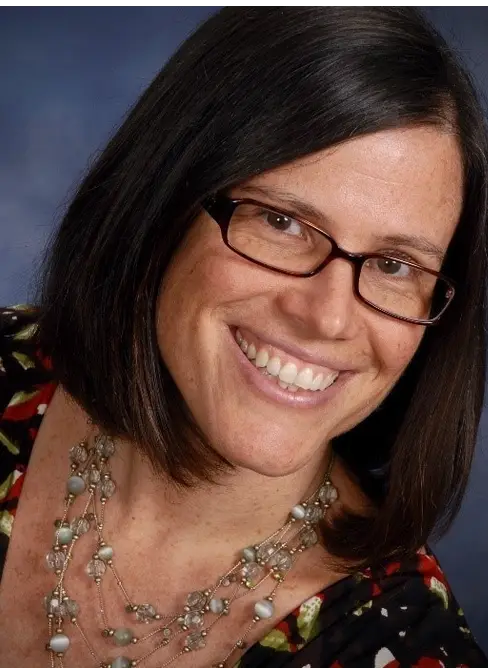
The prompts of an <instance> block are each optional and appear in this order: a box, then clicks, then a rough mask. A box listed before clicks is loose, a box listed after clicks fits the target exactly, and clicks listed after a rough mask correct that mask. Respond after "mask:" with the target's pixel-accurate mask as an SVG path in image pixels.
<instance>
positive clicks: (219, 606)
mask: <svg viewBox="0 0 488 668" xmlns="http://www.w3.org/2000/svg"><path fill="white" fill-rule="evenodd" d="M208 605H209V608H210V610H211V611H212V612H213V613H214V614H215V615H220V613H221V612H222V610H223V609H224V602H223V600H222V599H221V598H211V599H210V603H209V604H208Z"/></svg>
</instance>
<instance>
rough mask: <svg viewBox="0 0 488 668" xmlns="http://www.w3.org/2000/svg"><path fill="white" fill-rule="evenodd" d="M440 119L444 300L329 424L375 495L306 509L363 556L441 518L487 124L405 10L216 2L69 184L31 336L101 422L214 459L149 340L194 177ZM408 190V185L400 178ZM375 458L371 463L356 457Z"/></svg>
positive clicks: (470, 376) (474, 372)
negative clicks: (414, 343)
mask: <svg viewBox="0 0 488 668" xmlns="http://www.w3.org/2000/svg"><path fill="white" fill-rule="evenodd" d="M425 124H428V125H431V126H438V127H440V128H442V129H445V130H446V131H448V132H454V133H455V134H456V136H457V138H458V141H459V147H460V150H461V152H462V158H463V165H464V206H463V210H462V215H461V218H460V221H459V224H458V227H457V229H456V232H455V235H454V238H453V240H452V243H451V244H450V247H449V249H448V253H447V256H446V258H445V262H444V265H443V269H442V271H443V272H444V273H446V274H447V275H448V276H450V277H451V278H452V279H454V280H455V281H456V283H457V294H456V297H455V300H454V303H453V304H452V305H451V307H450V309H448V311H447V312H446V314H445V317H443V319H442V320H441V322H440V323H439V325H438V326H435V327H430V328H428V329H427V331H426V333H425V336H424V338H423V341H422V344H421V346H420V348H419V350H418V352H417V353H416V355H415V357H414V359H413V360H412V362H411V363H410V365H409V366H408V368H407V370H406V372H405V373H404V375H403V376H402V378H401V379H400V381H399V382H398V384H397V385H396V387H395V388H394V389H393V391H392V392H391V393H390V395H389V396H388V397H387V399H386V400H385V401H384V403H383V405H382V406H381V407H380V408H379V409H378V410H377V411H375V412H374V413H373V414H372V415H371V416H370V417H369V418H367V419H366V420H364V421H363V422H362V423H361V424H359V425H358V426H357V427H356V428H354V429H352V430H351V431H350V432H348V433H346V434H344V435H342V436H341V437H339V438H337V439H336V440H335V442H334V447H335V449H336V451H337V452H338V453H339V454H340V455H341V456H342V457H343V459H344V461H345V462H346V463H347V465H348V466H349V468H350V471H351V472H352V474H353V475H354V477H355V479H356V480H357V481H358V483H359V484H360V485H361V486H362V488H363V490H365V491H366V493H367V494H368V495H369V497H370V498H371V500H372V501H373V504H372V506H373V510H372V512H371V513H370V514H369V515H368V516H367V517H363V516H361V517H359V516H357V515H354V514H353V513H351V512H348V511H347V509H345V510H344V513H343V514H342V515H341V517H340V518H339V519H338V520H337V521H336V522H335V523H334V526H333V527H329V526H323V527H322V529H323V538H324V541H325V543H326V546H327V549H328V551H329V553H331V554H332V555H335V556H336V557H337V558H339V559H344V560H345V561H346V562H349V563H350V562H352V561H353V562H354V564H355V566H354V568H357V567H358V565H363V566H367V565H374V564H377V563H380V562H381V561H382V560H383V559H384V558H386V557H387V556H388V557H391V556H392V555H398V556H401V555H404V554H408V553H410V552H412V551H413V550H415V549H418V548H419V547H420V546H421V545H422V544H424V542H425V541H426V540H427V538H428V537H429V535H431V533H432V531H434V530H435V531H436V533H437V535H441V534H442V533H444V532H445V531H446V530H447V528H448V527H449V525H450V523H451V522H452V521H453V519H454V517H455V515H456V513H457V511H458V509H459V505H460V502H461V499H462V497H463V493H464V491H465V487H466V484H467V479H468V475H469V470H470V465H471V461H472V457H473V450H474V446H475V441H476V434H477V428H478V423H479V419H480V412H481V409H482V403H483V391H484V381H485V311H486V294H487V291H486V287H487V281H486V276H487V261H486V252H487V244H486V221H487V177H488V173H487V154H488V150H487V138H486V131H485V127H484V123H483V115H482V111H481V109H480V105H479V102H478V100H477V96H476V93H475V90H474V86H473V84H472V82H471V80H470V77H469V75H468V74H467V73H466V71H465V70H464V69H463V67H462V66H461V65H460V64H459V62H458V61H457V59H456V57H455V55H454V54H453V53H452V52H451V51H450V49H449V48H448V47H447V45H446V43H445V41H444V40H443V39H442V37H441V36H440V35H439V34H437V33H436V31H435V30H434V29H433V28H432V27H431V26H430V25H429V24H428V23H427V22H426V21H425V19H424V18H423V17H422V15H421V14H420V13H419V12H418V11H416V10H414V9H410V8H397V7H351V8H348V7H326V8H322V7H290V8H285V7H279V8H277V7H268V8H256V7H254V8H226V9H223V10H222V11H220V12H218V13H216V14H215V15H213V16H212V17H211V18H210V19H209V20H207V21H206V22H205V23H204V24H203V25H201V26H200V27H199V28H198V29H197V30H196V31H195V32H194V34H193V35H192V36H190V38H189V39H188V40H187V41H186V42H185V43H184V44H183V45H182V46H181V47H180V48H179V50H178V51H177V52H176V53H175V54H174V55H173V56H172V58H171V59H170V60H169V61H168V63H167V64H166V65H165V66H164V68H163V69H162V70H161V72H160V73H159V74H158V75H157V77H156V78H155V79H154V81H153V82H152V83H151V85H150V86H149V88H148V89H147V90H146V91H145V92H144V94H143V95H142V97H141V98H140V100H139V101H138V102H137V103H136V105H135V106H134V107H133V109H132V110H131V111H130V113H129V114H128V116H127V118H126V120H125V121H124V123H123V124H122V126H121V127H120V129H119V130H118V131H117V132H116V134H115V135H114V136H113V138H112V139H111V140H110V142H109V143H108V145H107V147H106V149H105V150H104V151H103V153H102V154H101V156H100V157H99V158H98V159H97V161H96V163H95V164H94V165H93V166H92V168H91V169H90V171H89V173H88V174H87V176H86V178H85V179H84V181H83V182H82V184H81V186H80V187H79V189H78V191H77V193H76V195H75V197H74V199H73V200H72V203H71V205H70V206H69V208H68V209H67V212H66V214H65V216H64V219H63V220H62V222H61V225H60V227H59V229H58V230H57V232H56V234H55V236H54V238H53V241H52V243H51V245H50V248H49V250H48V253H47V254H46V257H45V262H44V265H43V270H42V273H41V278H40V291H39V297H38V300H37V301H38V304H39V306H40V308H41V317H40V323H39V341H40V345H41V347H42V350H43V352H44V354H46V355H48V356H49V357H50V358H51V361H52V364H53V369H54V374H55V377H56V378H57V379H58V381H59V382H60V383H61V384H62V385H63V386H64V388H65V389H66V390H67V391H68V392H69V393H70V394H71V395H72V397H73V398H74V399H75V400H76V401H77V402H79V404H80V405H81V406H82V407H83V408H84V409H85V411H86V412H87V413H88V414H89V416H90V417H91V418H92V419H93V420H94V421H95V422H96V423H97V424H98V425H99V426H100V427H101V428H102V429H104V430H106V431H107V432H108V433H111V434H113V435H117V436H123V437H127V438H130V439H131V440H132V441H134V442H135V443H137V444H138V446H139V447H140V448H141V449H142V450H143V452H144V454H145V455H146V456H147V457H148V458H149V459H150V461H151V462H152V463H153V466H154V467H155V469H156V470H158V471H160V472H165V473H166V474H167V475H169V477H170V479H171V480H173V481H174V482H175V483H177V484H181V485H192V484H195V483H196V482H197V481H198V480H199V479H207V480H212V479H214V478H215V474H216V472H217V471H220V470H222V468H225V467H228V466H230V465H229V463H228V462H225V461H223V460H222V458H220V457H219V455H217V453H216V452H215V451H214V450H213V449H212V446H211V444H210V443H208V442H206V439H205V436H204V435H203V434H202V433H201V432H200V430H199V429H198V426H197V425H196V424H195V423H194V421H193V420H192V417H191V415H190V412H189V410H188V407H187V406H186V405H185V403H184V401H183V398H182V396H181V394H180V392H179V391H178V388H177V387H176V386H175V383H174V382H173V380H172V378H171V377H170V375H169V373H168V371H167V369H166V367H165V365H164V360H162V359H161V357H160V353H159V350H158V345H157V340H156V332H155V321H156V300H157V296H158V290H159V288H160V285H161V281H162V279H163V277H164V275H165V271H166V268H167V267H168V264H169V263H170V261H171V259H172V257H173V255H174V253H175V251H176V250H177V249H178V247H179V246H180V244H181V242H182V240H183V238H184V237H185V234H186V233H187V231H188V229H189V227H190V226H191V225H192V224H193V223H194V221H195V219H196V217H197V215H198V214H199V213H200V212H201V202H202V201H203V199H204V198H205V197H207V196H208V195H209V194H212V193H215V192H217V191H220V190H223V189H226V188H229V187H231V186H233V185H236V184H238V183H241V182H243V181H244V180H246V179H248V178H250V177H252V176H254V175H256V174H258V173H260V172H263V171H265V170H269V169H272V168H274V167H277V166H279V165H283V164H284V163H287V162H289V161H292V160H295V159H298V158H300V157H302V156H306V155H309V154H311V153H314V152H316V151H320V150H323V149H325V148H328V147H331V146H334V145H337V144H339V143H340V142H345V141H347V140H349V139H352V138H354V137H360V136H362V135H366V134H368V133H372V132H378V131H381V130H386V129H392V128H401V127H406V126H420V125H425ZM405 197H408V192H406V193H405ZM378 468H380V469H381V470H382V471H383V476H382V477H381V478H378V477H377V476H376V477H375V475H373V473H374V471H373V472H372V470H373V469H378Z"/></svg>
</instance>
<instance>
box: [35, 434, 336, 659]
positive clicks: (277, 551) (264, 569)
mask: <svg viewBox="0 0 488 668" xmlns="http://www.w3.org/2000/svg"><path fill="white" fill-rule="evenodd" d="M114 453H115V443H114V440H113V439H112V438H111V437H109V436H107V435H105V434H102V433H97V434H96V435H94V436H92V437H89V438H86V439H84V440H83V441H81V442H80V443H77V444H76V445H75V446H74V447H72V448H71V450H70V453H69V457H70V461H71V466H70V475H69V477H68V480H67V483H66V498H65V505H64V510H63V513H62V516H61V517H60V518H59V519H57V520H56V522H55V530H54V541H53V546H52V549H51V550H50V551H49V552H48V554H47V555H46V562H47V565H48V567H49V568H50V569H51V570H52V571H54V573H55V575H56V580H57V582H56V585H55V587H54V589H53V590H52V591H51V592H49V594H48V595H47V596H46V597H45V599H44V605H45V609H46V612H47V618H48V627H49V640H48V643H47V645H46V649H47V650H48V652H49V656H50V662H51V668H65V658H66V657H68V656H69V653H68V650H69V647H70V637H69V634H68V633H69V632H68V629H67V625H68V624H69V623H71V627H72V628H74V629H76V630H77V631H78V633H79V634H80V636H81V638H82V640H83V642H84V644H85V645H86V648H87V650H88V652H89V653H90V655H91V657H92V658H93V661H94V663H93V664H92V665H93V667H94V668H95V667H96V668H135V667H136V666H141V667H142V666H143V665H145V664H146V662H147V661H149V659H150V658H151V657H154V655H156V654H157V653H158V652H160V651H162V650H164V649H165V648H166V647H167V646H168V645H170V644H174V645H175V653H174V654H172V655H171V656H169V657H166V658H164V659H161V662H160V663H159V664H157V668H166V666H169V665H171V664H172V663H173V662H175V661H177V660H178V658H179V657H181V656H183V655H185V654H187V653H188V652H193V651H196V650H198V649H202V648H203V647H205V646H206V645H207V643H208V642H209V640H210V638H211V635H212V631H213V629H214V627H215V625H216V624H218V622H219V620H221V619H222V618H223V617H225V616H226V615H229V614H231V612H232V607H233V604H234V602H235V601H236V600H238V599H240V598H242V597H243V596H246V595H250V594H252V593H253V592H255V591H256V590H257V589H258V588H259V587H260V586H261V584H263V583H264V582H266V581H271V582H272V583H273V586H272V589H271V592H270V593H269V594H268V596H265V597H262V598H261V599H259V598H257V599H256V601H255V603H254V606H253V616H252V619H250V621H249V624H248V626H247V627H245V628H244V629H243V631H242V633H241V634H240V636H239V637H238V638H237V639H236V641H235V643H234V645H233V646H232V648H231V650H230V651H229V652H227V654H226V656H224V657H222V659H221V660H220V662H218V663H217V664H215V665H214V667H213V668H226V667H227V666H228V665H229V664H228V661H229V658H230V657H231V655H232V654H233V653H234V652H235V651H236V650H238V649H239V650H242V649H244V648H245V647H246V646H247V645H246V638H247V637H248V635H249V634H250V633H251V631H252V630H253V628H254V627H255V625H256V624H258V623H259V622H260V621H262V620H269V619H271V618H272V617H273V616H274V615H275V612H276V610H275V597H276V594H277V591H278V589H279V587H280V586H281V584H282V583H283V581H284V579H285V577H286V575H287V573H288V572H289V571H290V570H291V568H292V567H293V566H294V564H295V563H296V561H297V559H298V557H299V556H300V555H301V554H302V552H304V551H305V550H306V549H307V548H310V547H312V546H313V545H315V544H316V543H317V541H318V535H317V524H318V523H319V522H320V520H321V519H322V518H323V516H324V513H325V512H327V510H328V508H329V507H330V506H331V504H332V503H333V502H334V501H335V500H336V499H337V496H338V494H337V490H336V488H335V487H334V486H333V485H332V483H331V481H330V472H331V469H332V464H333V457H331V459H330V461H329V465H328V468H327V472H326V474H325V477H324V480H323V481H322V483H321V485H320V486H319V488H318V489H316V490H315V492H314V493H313V494H311V496H309V497H308V498H307V499H306V500H304V501H302V502H301V503H298V504H297V505H295V506H294V507H293V508H292V509H291V510H290V513H289V515H288V518H287V519H286V521H285V523H284V524H283V525H282V526H281V527H280V528H279V529H278V530H277V531H275V532H274V533H273V534H272V535H271V536H268V537H267V538H266V539H265V540H263V541H261V542H260V543H258V544H257V545H252V546H248V547H245V548H244V549H243V550H242V551H241V553H240V555H239V558H238V560H237V561H236V562H235V563H234V565H233V566H232V567H231V568H230V569H229V570H228V571H227V573H225V574H224V575H222V576H221V577H219V578H218V580H217V582H216V583H214V584H213V585H212V586H210V587H208V588H205V589H201V590H197V591H192V592H189V593H188V595H187V596H186V600H184V601H182V602H181V609H180V610H179V611H178V612H176V613H165V612H162V611H160V609H159V607H158V606H157V604H156V603H155V602H139V601H138V600H137V599H133V598H132V596H130V595H129V593H128V591H127V589H126V587H125V585H124V584H123V582H122V579H121V577H120V575H119V573H118V571H117V569H116V567H115V564H114V549H113V547H112V545H110V543H109V542H107V541H106V539H105V534H104V530H105V508H106V504H107V502H108V501H109V500H110V498H111V497H112V496H113V495H114V493H115V492H116V484H115V482H114V480H113V477H112V473H111V469H110V458H111V457H112V456H113V454H114ZM75 507H76V513H75ZM89 537H92V539H93V540H94V549H93V552H92V557H91V559H90V560H89V561H88V563H87V564H86V568H85V573H86V576H87V578H89V579H90V580H91V581H92V582H93V584H94V598H95V599H96V600H97V601H98V609H99V619H100V627H101V628H100V631H101V637H102V638H103V639H104V642H105V643H106V645H107V644H109V643H110V645H112V648H114V647H117V648H119V655H118V656H116V657H114V658H110V659H107V658H106V655H107V654H110V649H108V648H107V650H106V653H105V651H104V657H101V656H100V653H99V651H98V650H97V649H96V648H95V646H94V644H93V643H92V642H91V640H90V639H89V638H88V637H87V635H86V633H85V631H84V630H83V627H82V624H81V622H80V614H81V610H80V606H79V605H78V603H77V602H76V601H75V600H74V599H73V598H71V596H70V594H69V582H67V574H68V571H69V566H70V564H71V562H72V560H73V553H74V552H75V550H76V546H77V544H78V542H79V541H80V540H88V538H89ZM110 574H111V575H112V576H113V577H114V578H115V583H116V585H117V586H118V589H119V591H120V594H121V598H122V600H123V601H124V605H125V615H126V619H127V620H128V621H126V622H125V623H124V624H123V625H120V626H119V625H112V624H110V622H109V619H108V618H107V613H106V604H105V593H104V588H103V582H104V579H105V578H106V577H107V576H110ZM135 629H138V630H135ZM134 645H135V646H136V647H137V648H138V650H139V655H138V656H137V657H136V658H131V657H130V656H126V654H127V655H130V654H131V653H132V652H129V651H128V649H129V647H130V646H134ZM124 647H125V648H126V649H125V651H124V649H123V648H124ZM132 651H134V650H132ZM113 652H114V650H113V649H112V653H113Z"/></svg>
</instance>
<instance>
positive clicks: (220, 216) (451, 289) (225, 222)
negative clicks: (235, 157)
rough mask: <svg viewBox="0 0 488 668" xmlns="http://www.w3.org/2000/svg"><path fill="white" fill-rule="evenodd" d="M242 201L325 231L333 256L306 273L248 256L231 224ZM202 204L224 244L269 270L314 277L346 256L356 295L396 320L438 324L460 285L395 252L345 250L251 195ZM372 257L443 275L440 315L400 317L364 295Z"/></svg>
mask: <svg viewBox="0 0 488 668" xmlns="http://www.w3.org/2000/svg"><path fill="white" fill-rule="evenodd" d="M241 204H254V205H255V206H258V207H262V208H263V209H266V210H267V211H271V212H272V213H275V214H277V215H278V216H280V215H281V216H286V217H288V218H292V219H293V220H296V221H297V222H298V223H301V224H302V225H305V226H306V227H309V228H311V229H313V230H315V232H318V234H321V235H322V236H323V237H325V238H326V239H327V240H328V241H329V243H330V244H331V246H332V249H331V251H330V253H329V255H328V256H327V257H326V258H325V260H324V261H323V262H321V263H320V264H319V265H318V266H317V267H316V268H315V269H313V270H312V271H309V272H306V273H302V272H296V271H289V270H287V269H278V268H277V267H273V266H271V265H269V264H266V263H265V262H261V261H260V260H256V259H255V258H253V257H250V256H249V255H246V254H245V253H243V252H242V251H240V250H238V249H237V248H234V246H232V244H231V243H230V241H229V234H228V232H229V226H230V221H231V219H232V216H233V214H234V211H235V210H236V208H237V207H238V206H239V205H241ZM202 207H203V208H204V209H205V211H206V212H207V213H208V214H209V215H210V217H211V218H212V219H213V220H214V221H215V222H216V223H217V224H218V226H219V227H220V230H221V233H222V240H223V242H224V244H225V245H226V246H227V247H228V248H229V249H230V250H231V251H233V252H234V253H237V255H240V256H241V257H242V258H244V259H245V260H249V262H253V263H254V264H257V265H259V266H260V267H265V268H266V269H270V270H271V271H275V272H277V273H279V274H285V275H288V276H296V277H299V278H310V277H312V276H315V275H316V274H318V273H319V272H321V271H322V269H324V268H325V267H326V266H327V265H328V264H329V262H331V261H332V260H334V259H336V258H342V259H343V260H347V261H348V262H350V263H351V264H352V266H353V269H354V282H353V285H354V294H355V296H356V297H357V298H358V299H359V300H360V301H361V302H363V303H364V304H367V305H368V306H370V307H371V308H373V309H374V310H375V311H379V312H380V313H383V314H384V315H387V316H389V317H391V318H395V319H396V320H403V321H404V322H410V323H412V324H414V325H435V324H437V323H438V322H439V320H440V318H441V316H442V315H443V314H444V313H445V311H446V309H447V308H448V306H449V305H450V304H451V302H452V300H453V298H454V295H455V292H456V288H455V283H454V281H453V280H452V279H450V278H448V277H447V276H445V275H444V274H442V273H441V272H439V271H435V270H434V269H429V268H427V267H423V266H422V265H420V264H417V263H416V262H412V261H411V260H405V259H403V258H399V257H395V256H394V255H389V254H385V253H350V252H349V251H346V250H344V249H343V248H341V247H340V246H339V244H338V243H337V242H336V241H335V239H334V238H333V237H331V236H330V234H328V233H327V232H325V231H324V230H322V229H320V228H319V227H317V226H316V225H314V224H313V223H311V222H309V221H308V220H304V219H303V218H300V217H299V216H296V215H294V214H291V213H288V212H286V211H285V210H283V209H277V208H275V207H274V206H272V205H270V204H266V203H264V202H260V201H258V200H255V199H249V198H240V199H232V198H230V197H227V196H226V195H223V194H222V193H219V194H216V195H212V196H210V197H207V198H205V199H204V201H203V202H202ZM371 259H384V260H392V261H393V262H402V263H403V264H406V265H408V266H409V267H413V268H414V269H420V270H421V271H425V272H427V273H428V274H431V275H432V276H435V277H436V278H440V279H442V280H443V281H445V282H446V283H447V286H448V295H447V298H448V301H447V303H446V304H445V306H444V308H443V309H442V311H441V312H440V313H439V314H438V315H436V317H435V318H430V319H428V320H424V319H416V318H408V317H406V316H400V315H396V314H395V313H391V312H390V311H387V310H386V309H383V308H381V307H380V306H377V305H376V304H373V303H372V302H370V301H369V300H368V299H366V298H365V297H363V295H362V294H361V293H360V291H359V277H360V274H361V270H362V267H363V265H364V263H365V262H366V261H367V260H371Z"/></svg>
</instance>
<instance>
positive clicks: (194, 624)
mask: <svg viewBox="0 0 488 668" xmlns="http://www.w3.org/2000/svg"><path fill="white" fill-rule="evenodd" d="M183 624H184V625H185V626H187V627H188V628H189V629H198V628H199V627H200V626H202V624H203V617H202V615H201V614H200V613H199V612H196V611H192V612H188V613H187V614H186V615H185V616H184V618H183Z"/></svg>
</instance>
